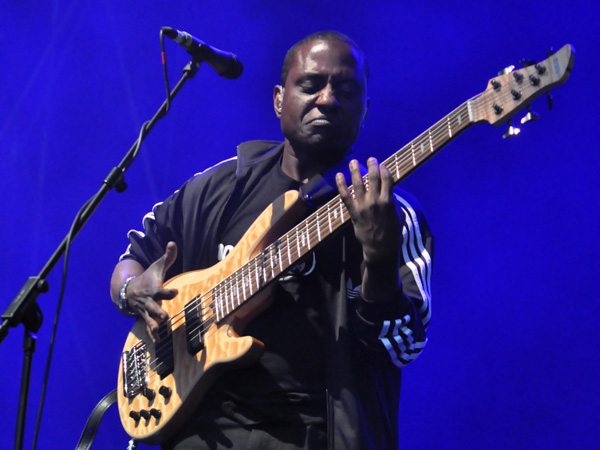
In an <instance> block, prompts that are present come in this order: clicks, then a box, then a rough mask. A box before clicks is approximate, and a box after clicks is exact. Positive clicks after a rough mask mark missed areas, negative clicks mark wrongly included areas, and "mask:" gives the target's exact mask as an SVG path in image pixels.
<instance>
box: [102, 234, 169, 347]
mask: <svg viewBox="0 0 600 450" xmlns="http://www.w3.org/2000/svg"><path fill="white" fill-rule="evenodd" d="M176 258H177V245H176V244H175V242H169V243H168V244H167V248H166V250H165V253H164V255H163V256H161V257H160V258H159V259H158V260H156V261H155V262H154V263H153V264H152V265H151V266H150V267H148V268H147V269H146V270H143V268H142V267H141V266H140V265H139V263H137V261H134V260H124V261H121V262H119V263H118V264H117V266H116V267H115V270H114V272H113V276H112V281H111V292H112V294H113V298H115V295H118V291H119V290H120V287H122V286H123V283H124V282H125V280H126V279H127V278H129V277H131V276H136V278H134V279H133V280H131V282H130V283H129V284H128V286H127V291H126V295H127V305H128V307H129V309H131V310H132V311H134V312H136V313H137V314H138V315H139V316H140V317H142V318H143V319H144V321H145V322H146V331H147V333H148V336H150V337H151V339H152V341H153V342H155V343H156V342H157V341H158V326H159V324H160V323H162V322H164V321H165V320H167V319H168V318H169V316H168V314H167V312H166V311H165V310H164V309H162V308H161V307H160V304H159V303H160V301H161V300H171V299H172V298H174V297H175V296H176V295H177V289H165V288H164V287H163V283H164V279H165V275H166V273H167V270H169V268H170V267H171V266H172V265H173V262H175V259H176Z"/></svg>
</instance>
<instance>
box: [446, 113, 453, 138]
mask: <svg viewBox="0 0 600 450" xmlns="http://www.w3.org/2000/svg"><path fill="white" fill-rule="evenodd" d="M446 118H447V119H448V121H447V123H448V137H450V138H451V137H452V125H451V124H450V116H447V117H446Z"/></svg>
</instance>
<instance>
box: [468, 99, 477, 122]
mask: <svg viewBox="0 0 600 450" xmlns="http://www.w3.org/2000/svg"><path fill="white" fill-rule="evenodd" d="M467 111H468V113H469V122H475V115H474V114H473V103H472V102H471V100H468V101H467Z"/></svg>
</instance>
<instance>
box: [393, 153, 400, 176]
mask: <svg viewBox="0 0 600 450" xmlns="http://www.w3.org/2000/svg"><path fill="white" fill-rule="evenodd" d="M399 154H400V151H397V152H396V153H394V161H395V162H394V164H395V166H396V181H397V180H399V179H400V164H398V155H399Z"/></svg>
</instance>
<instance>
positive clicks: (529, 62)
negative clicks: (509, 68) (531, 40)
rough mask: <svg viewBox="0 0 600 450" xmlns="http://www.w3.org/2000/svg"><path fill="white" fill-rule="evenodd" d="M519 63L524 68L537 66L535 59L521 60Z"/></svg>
mask: <svg viewBox="0 0 600 450" xmlns="http://www.w3.org/2000/svg"><path fill="white" fill-rule="evenodd" d="M519 62H520V63H521V65H522V66H523V67H529V66H533V65H534V64H535V61H534V60H533V59H525V58H523V59H520V60H519Z"/></svg>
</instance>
